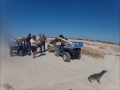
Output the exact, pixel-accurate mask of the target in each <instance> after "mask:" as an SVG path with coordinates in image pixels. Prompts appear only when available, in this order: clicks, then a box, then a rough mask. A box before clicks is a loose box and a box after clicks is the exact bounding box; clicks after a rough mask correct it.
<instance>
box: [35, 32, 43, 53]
mask: <svg viewBox="0 0 120 90" xmlns="http://www.w3.org/2000/svg"><path fill="white" fill-rule="evenodd" d="M36 40H37V47H38V48H39V52H41V50H42V44H41V34H39V35H38V36H37V38H36Z"/></svg>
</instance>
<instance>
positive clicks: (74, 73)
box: [0, 46, 120, 90]
mask: <svg viewBox="0 0 120 90" xmlns="http://www.w3.org/2000/svg"><path fill="white" fill-rule="evenodd" d="M6 51H7V52H6ZM2 52H3V53H2V54H1V66H0V69H1V72H0V75H1V86H0V88H1V89H0V90H6V89H5V88H4V87H3V85H4V84H5V83H8V84H9V85H11V86H12V87H13V88H14V90H70V89H71V90H105V89H107V90H110V89H111V90H120V83H119V79H120V78H119V76H120V75H119V57H115V56H114V55H106V56H105V59H99V60H97V59H94V58H92V57H88V56H85V55H82V57H81V59H80V60H71V62H69V63H66V62H64V61H63V59H62V57H56V56H55V55H54V53H49V52H47V51H46V52H45V53H43V54H42V55H40V54H39V53H38V54H37V56H38V57H37V58H35V59H33V58H32V57H31V56H24V57H17V56H15V57H10V56H9V54H8V48H7V47H5V46H4V48H2ZM102 70H108V73H106V74H104V76H103V77H102V78H101V80H100V84H98V83H97V82H96V81H94V82H92V83H90V82H89V81H88V76H89V75H91V74H94V73H99V72H101V71H102Z"/></svg>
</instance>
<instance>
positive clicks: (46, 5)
mask: <svg viewBox="0 0 120 90" xmlns="http://www.w3.org/2000/svg"><path fill="white" fill-rule="evenodd" d="M119 5H120V1H119V0H4V1H3V0H1V21H2V26H3V27H4V29H6V30H7V33H9V36H11V37H25V36H27V34H28V33H31V34H35V35H38V33H40V34H43V33H44V34H45V35H46V36H48V37H50V36H58V35H60V34H63V35H64V36H66V37H71V38H82V39H92V40H103V41H110V42H115V43H118V42H120V40H119V36H120V34H119V33H120V31H119V29H120V28H119V20H120V18H119V7H120V6H119Z"/></svg>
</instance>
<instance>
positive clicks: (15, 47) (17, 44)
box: [8, 40, 25, 56]
mask: <svg viewBox="0 0 120 90" xmlns="http://www.w3.org/2000/svg"><path fill="white" fill-rule="evenodd" d="M8 46H9V54H10V56H14V55H17V56H24V53H25V44H24V43H23V42H22V41H20V40H16V41H10V42H9V43H8Z"/></svg>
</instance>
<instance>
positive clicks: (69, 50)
mask: <svg viewBox="0 0 120 90" xmlns="http://www.w3.org/2000/svg"><path fill="white" fill-rule="evenodd" d="M81 47H83V42H70V41H68V39H67V38H65V37H63V36H62V35H60V36H58V37H57V38H55V40H51V41H50V42H49V44H48V51H49V52H52V51H53V52H54V54H55V56H57V57H58V56H62V57H63V60H64V61H65V62H70V61H71V59H80V58H81Z"/></svg>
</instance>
